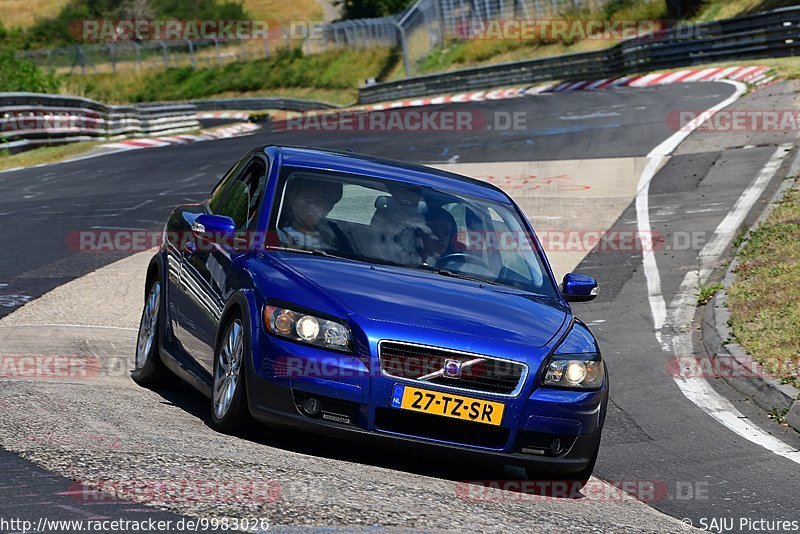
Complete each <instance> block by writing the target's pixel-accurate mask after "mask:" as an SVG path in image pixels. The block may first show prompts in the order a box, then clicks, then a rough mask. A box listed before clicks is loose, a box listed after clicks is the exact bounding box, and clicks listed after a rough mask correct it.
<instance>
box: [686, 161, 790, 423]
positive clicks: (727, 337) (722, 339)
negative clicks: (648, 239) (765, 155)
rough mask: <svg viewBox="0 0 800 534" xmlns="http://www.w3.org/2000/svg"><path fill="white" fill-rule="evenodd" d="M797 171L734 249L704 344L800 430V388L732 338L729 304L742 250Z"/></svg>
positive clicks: (709, 308) (732, 376)
mask: <svg viewBox="0 0 800 534" xmlns="http://www.w3.org/2000/svg"><path fill="white" fill-rule="evenodd" d="M798 164H800V153H798V154H797V155H796V156H795V161H794V163H793V165H792V167H793V168H794V167H796V166H797V165H798ZM793 174H796V173H792V172H790V174H789V176H788V177H786V178H785V179H784V180H783V181H782V182H781V184H780V186H779V187H778V189H777V191H775V194H774V195H773V196H772V198H771V199H770V201H769V204H768V205H767V207H766V208H765V209H764V211H763V213H762V214H761V215H760V216H759V218H758V219H757V220H756V222H755V224H753V226H752V227H751V228H749V229H748V230H747V233H746V234H745V237H744V239H743V240H742V243H741V244H740V245H739V247H738V248H737V249H736V251H735V252H734V254H733V259H732V260H731V264H730V265H729V266H728V269H727V270H726V271H725V276H724V278H723V288H722V289H720V290H719V291H718V292H717V293H716V294H715V295H714V298H713V299H712V302H711V303H710V304H707V305H706V308H705V310H704V312H703V324H702V334H703V343H702V344H703V349H704V350H705V352H706V355H708V356H709V357H711V358H714V359H716V358H719V357H720V356H723V357H725V358H726V359H728V361H729V362H730V363H729V365H726V368H728V367H729V368H730V373H725V374H723V376H722V378H723V380H725V382H727V383H728V384H729V385H730V386H731V387H732V388H733V389H735V390H736V391H738V392H739V393H741V394H742V395H744V396H745V397H746V398H748V399H749V400H750V401H751V402H753V403H754V404H756V405H757V406H758V407H759V408H761V409H762V410H764V411H766V412H772V411H773V410H781V411H786V413H785V414H784V415H783V419H784V421H785V422H786V423H787V424H788V425H789V426H790V427H792V428H793V429H794V430H796V431H798V432H800V389H797V388H795V387H793V386H790V385H789V384H782V383H781V382H780V381H779V380H776V379H775V378H772V377H770V376H767V375H768V373H767V372H766V371H765V369H764V367H763V366H762V365H761V364H760V363H759V362H757V361H755V360H754V359H753V357H752V356H751V355H749V354H748V353H747V351H746V350H745V348H744V347H743V346H741V345H740V344H739V343H737V342H735V341H732V339H733V338H732V334H731V328H730V326H729V325H728V321H729V319H730V310H729V309H728V305H727V297H728V290H729V289H730V287H731V285H733V283H734V281H735V280H736V273H735V271H736V268H737V267H738V266H739V254H740V253H741V251H742V250H743V248H744V247H745V246H746V245H747V243H748V242H749V241H750V238H751V236H752V234H753V232H754V231H756V230H757V229H758V228H759V227H760V226H761V225H762V224H763V223H764V222H765V221H766V220H767V217H769V215H770V213H772V211H773V210H774V209H775V206H776V205H777V204H778V203H779V202H780V201H781V200H783V198H784V197H785V196H786V194H787V193H788V192H789V191H790V190H791V189H792V186H793V185H794V184H795V182H794V180H792V179H791V176H792V175H793ZM795 187H796V186H795Z"/></svg>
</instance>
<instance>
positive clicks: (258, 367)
mask: <svg viewBox="0 0 800 534" xmlns="http://www.w3.org/2000/svg"><path fill="white" fill-rule="evenodd" d="M596 294H597V283H596V282H595V281H594V280H593V279H592V278H590V277H588V276H582V275H577V274H568V275H566V276H565V277H564V280H563V282H562V284H561V286H560V287H559V285H558V284H557V282H556V280H555V279H554V276H553V273H552V271H551V269H550V266H549V265H548V262H547V260H546V258H545V255H544V253H543V251H542V249H541V245H540V243H539V242H538V240H537V238H536V236H535V234H534V232H533V229H532V228H531V226H530V224H529V223H528V221H527V220H526V219H525V217H524V216H523V214H522V212H521V211H520V209H519V208H518V207H517V206H516V205H515V204H514V202H513V201H512V200H511V199H510V198H509V197H508V196H507V195H506V194H505V193H503V192H502V191H501V190H500V189H498V188H496V187H494V186H492V185H490V184H487V183H485V182H481V181H478V180H474V179H471V178H467V177H463V176H459V175H456V174H451V173H447V172H443V171H439V170H435V169H432V168H429V167H424V166H419V165H410V164H405V163H400V162H396V161H390V160H383V159H378V158H373V157H368V156H360V155H355V154H352V153H338V152H330V151H323V150H313V149H306V148H291V147H280V146H266V147H259V148H256V149H254V150H252V151H250V152H249V153H247V154H246V155H245V156H244V157H243V158H241V159H240V160H239V161H238V162H237V163H236V164H235V165H234V166H233V167H232V168H231V169H230V170H229V171H228V172H227V173H226V174H225V175H224V176H223V178H222V179H221V180H220V182H219V183H218V184H217V186H216V187H215V188H214V190H213V191H212V192H211V194H210V195H209V197H208V198H207V199H206V200H204V201H203V202H201V203H199V204H191V205H183V206H179V207H177V208H176V209H175V210H174V211H173V212H172V214H171V215H170V217H169V220H168V222H167V224H166V227H165V229H164V240H163V245H162V246H161V248H160V249H159V251H158V252H157V254H155V256H154V257H153V259H152V261H151V262H150V264H149V267H148V270H147V278H146V287H145V305H144V311H143V312H142V319H141V324H140V327H139V337H138V344H137V348H136V364H135V369H134V371H133V373H132V376H133V378H134V380H136V381H137V382H138V383H139V384H141V385H143V386H148V387H152V386H157V385H162V384H164V383H166V382H168V381H170V380H171V379H174V378H175V377H176V376H178V377H180V378H182V379H184V380H186V381H187V382H189V383H190V384H191V385H192V386H194V387H195V388H197V389H198V390H200V391H201V392H203V393H204V394H205V395H207V396H208V397H209V398H210V400H211V402H210V405H211V424H212V425H213V427H214V428H216V429H217V430H219V431H221V432H227V433H234V432H237V431H240V430H242V429H243V428H245V427H247V426H248V425H252V424H254V422H255V421H260V422H263V423H266V424H269V425H281V426H283V427H289V428H297V429H303V430H307V431H311V432H316V433H320V434H326V435H330V436H338V437H342V438H356V439H363V440H373V441H376V442H378V443H383V444H384V445H397V444H400V445H406V446H410V447H415V448H418V449H425V450H428V451H429V452H432V453H434V454H446V455H448V457H463V458H466V459H469V458H476V459H480V460H485V461H491V462H500V463H503V464H511V465H518V466H522V467H525V468H526V469H527V471H528V476H529V477H532V478H533V477H535V478H541V477H543V476H544V477H548V476H551V477H552V476H557V477H558V478H559V479H566V480H574V481H580V482H582V483H584V484H585V481H586V480H587V479H588V478H589V475H591V473H592V470H593V468H594V465H595V461H596V459H597V452H598V449H599V446H600V434H601V431H602V427H603V423H604V420H605V414H606V406H607V403H608V374H607V371H606V369H605V366H604V363H603V359H602V357H601V355H600V350H599V348H598V345H597V342H596V340H595V339H594V337H593V336H592V334H591V332H590V331H589V329H588V328H587V327H586V325H585V324H583V323H582V322H581V321H580V320H578V319H577V318H576V317H575V316H574V315H573V313H572V311H571V309H570V306H569V304H568V302H569V301H587V300H591V299H592V298H594V296H595V295H596Z"/></svg>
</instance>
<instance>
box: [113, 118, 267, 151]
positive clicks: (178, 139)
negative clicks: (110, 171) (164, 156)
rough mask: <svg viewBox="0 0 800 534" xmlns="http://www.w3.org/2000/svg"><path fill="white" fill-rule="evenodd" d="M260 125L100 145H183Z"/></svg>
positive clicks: (245, 131) (235, 134)
mask: <svg viewBox="0 0 800 534" xmlns="http://www.w3.org/2000/svg"><path fill="white" fill-rule="evenodd" d="M259 128H260V126H259V125H258V124H253V123H251V122H244V123H239V124H233V125H231V126H226V127H224V128H215V129H214V130H210V131H204V132H203V133H201V134H200V135H189V134H185V135H170V136H167V137H148V138H143V139H126V140H125V141H118V142H115V143H106V144H104V145H100V146H101V147H103V148H116V149H122V150H136V149H138V148H157V147H162V146H170V145H183V144H187V143H197V142H199V141H210V140H212V139H225V138H228V137H238V136H240V135H246V134H249V133H251V132H253V131H255V130H258V129H259Z"/></svg>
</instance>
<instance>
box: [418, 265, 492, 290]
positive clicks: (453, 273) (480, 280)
mask: <svg viewBox="0 0 800 534" xmlns="http://www.w3.org/2000/svg"><path fill="white" fill-rule="evenodd" d="M424 270H426V271H431V272H434V273H436V274H440V275H442V276H449V277H450V278H459V279H461V280H469V281H471V282H478V283H479V284H489V285H493V286H502V285H503V284H501V283H499V282H494V281H492V280H487V279H485V278H480V277H478V276H471V275H468V274H464V273H459V272H456V271H451V270H449V269H442V268H436V267H427V268H424Z"/></svg>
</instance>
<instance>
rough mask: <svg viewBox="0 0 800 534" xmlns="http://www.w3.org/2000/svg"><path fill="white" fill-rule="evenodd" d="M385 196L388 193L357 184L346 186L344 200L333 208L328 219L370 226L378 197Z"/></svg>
mask: <svg viewBox="0 0 800 534" xmlns="http://www.w3.org/2000/svg"><path fill="white" fill-rule="evenodd" d="M384 195H386V192H384V191H379V190H377V189H372V188H369V187H364V186H361V185H356V184H344V187H343V188H342V199H341V200H340V201H339V202H337V203H336V204H335V205H334V206H333V209H332V210H331V212H330V213H329V214H328V219H333V220H336V221H343V222H351V223H358V224H369V222H370V221H371V220H372V216H373V215H375V210H376V208H375V202H376V201H377V199H378V197H381V196H384Z"/></svg>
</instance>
